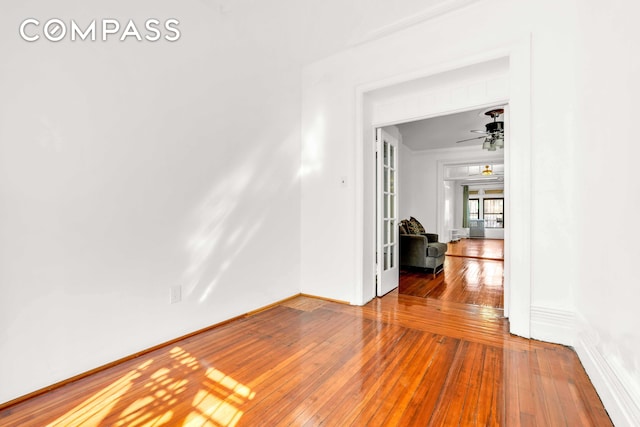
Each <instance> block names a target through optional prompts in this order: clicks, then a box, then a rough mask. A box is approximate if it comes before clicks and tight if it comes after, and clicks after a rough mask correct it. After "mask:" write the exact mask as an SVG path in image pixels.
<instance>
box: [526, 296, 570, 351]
mask: <svg viewBox="0 0 640 427" xmlns="http://www.w3.org/2000/svg"><path fill="white" fill-rule="evenodd" d="M575 323H576V322H575V314H574V313H573V312H571V311H568V310H559V309H556V308H548V307H542V306H533V305H532V306H531V338H534V339H537V340H540V341H547V342H552V343H556V344H563V345H568V346H573V345H574V342H575V335H576V324H575Z"/></svg>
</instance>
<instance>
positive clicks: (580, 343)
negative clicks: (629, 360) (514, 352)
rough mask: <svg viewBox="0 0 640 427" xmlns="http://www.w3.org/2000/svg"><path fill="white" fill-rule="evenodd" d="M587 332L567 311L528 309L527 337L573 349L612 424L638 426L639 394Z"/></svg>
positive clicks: (537, 307) (620, 369)
mask: <svg viewBox="0 0 640 427" xmlns="http://www.w3.org/2000/svg"><path fill="white" fill-rule="evenodd" d="M590 330H592V328H590V327H589V325H588V324H587V323H586V321H585V320H584V319H582V318H579V317H577V316H576V315H575V313H573V312H571V311H567V310H558V309H553V308H547V307H541V306H531V338H534V339H538V340H541V341H547V342H552V343H557V344H563V345H568V346H572V347H574V349H575V351H576V353H577V354H578V357H579V358H580V362H581V363H582V365H583V366H584V369H585V371H586V372H587V375H588V376H589V379H590V380H591V382H592V383H593V386H594V387H595V389H596V391H597V392H598V395H599V396H600V399H601V400H602V403H603V404H604V407H605V409H606V410H607V412H608V413H609V416H610V417H611V420H612V421H613V423H614V424H615V425H616V426H618V427H625V426H629V427H636V426H640V406H638V405H640V392H638V389H637V388H635V387H634V385H633V384H631V383H630V382H629V379H630V378H631V375H629V373H627V372H624V369H623V368H622V367H619V366H617V365H616V364H614V363H610V361H608V360H607V358H606V357H605V355H603V354H602V352H601V350H600V349H599V347H598V345H597V339H596V338H594V337H593V336H592V334H590V333H589V331H590Z"/></svg>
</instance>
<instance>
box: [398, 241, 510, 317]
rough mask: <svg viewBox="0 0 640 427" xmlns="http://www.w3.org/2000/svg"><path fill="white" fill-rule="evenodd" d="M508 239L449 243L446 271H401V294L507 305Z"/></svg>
mask: <svg viewBox="0 0 640 427" xmlns="http://www.w3.org/2000/svg"><path fill="white" fill-rule="evenodd" d="M503 272H504V241H503V240H495V239H494V240H490V239H486V240H483V239H480V240H472V239H462V240H461V241H460V242H458V243H449V247H448V249H447V257H446V259H445V263H444V272H443V273H440V274H438V275H437V276H436V277H435V278H434V277H433V275H432V274H429V273H425V272H423V271H421V270H403V271H401V273H400V283H399V290H400V293H401V294H404V295H413V296H418V297H423V298H432V299H437V300H442V301H451V302H458V303H462V304H474V305H482V306H487V307H494V308H504V283H503V277H502V275H503Z"/></svg>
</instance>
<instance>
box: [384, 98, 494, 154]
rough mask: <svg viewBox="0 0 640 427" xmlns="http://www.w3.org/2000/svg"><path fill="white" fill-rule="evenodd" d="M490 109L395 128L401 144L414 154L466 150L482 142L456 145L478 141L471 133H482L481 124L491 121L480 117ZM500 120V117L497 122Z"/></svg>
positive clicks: (483, 125) (482, 126) (481, 140)
mask: <svg viewBox="0 0 640 427" xmlns="http://www.w3.org/2000/svg"><path fill="white" fill-rule="evenodd" d="M490 109H491V108H482V109H479V110H472V111H465V112H462V113H456V114H449V115H446V116H440V117H433V118H431V119H425V120H418V121H415V122H409V123H402V124H399V125H397V127H398V129H399V130H400V133H401V134H402V142H403V144H405V145H406V146H407V147H409V148H411V149H412V150H414V151H421V150H431V149H435V148H455V147H468V146H470V145H482V143H483V142H484V139H483V138H480V139H476V140H473V141H468V142H462V143H456V141H460V140H463V139H469V138H475V137H481V136H482V135H481V134H477V133H472V132H471V130H484V129H485V124H486V123H488V122H490V121H492V120H493V119H492V118H491V117H489V116H486V115H485V114H484V112H485V111H488V110H490ZM501 119H503V117H500V118H499V120H501Z"/></svg>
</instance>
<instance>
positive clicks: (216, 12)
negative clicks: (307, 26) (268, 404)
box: [0, 1, 301, 402]
mask: <svg viewBox="0 0 640 427" xmlns="http://www.w3.org/2000/svg"><path fill="white" fill-rule="evenodd" d="M5 6H6V5H5ZM230 7H231V6H230ZM231 8H232V10H227V11H223V10H222V9H218V7H217V5H213V4H209V3H208V2H196V1H191V2H181V3H180V5H179V6H178V5H177V3H175V2H167V1H165V2H155V1H142V2H135V3H132V2H124V1H118V2H109V3H107V2H102V6H99V5H97V4H95V3H94V4H93V6H92V7H85V4H84V3H79V2H72V1H66V2H55V4H53V3H52V2H45V1H36V2H24V3H18V2H14V4H13V5H12V6H11V7H3V11H2V15H1V17H0V43H1V44H0V55H1V58H0V62H1V66H0V67H1V68H0V93H2V97H0V153H1V155H0V171H1V172H0V173H1V175H2V177H1V179H0V197H1V208H0V285H1V289H2V296H1V297H0V384H2V386H0V402H5V401H8V400H10V399H13V398H15V397H18V396H20V395H23V394H26V393H28V392H31V391H34V390H36V389H39V388H42V387H45V386H47V385H50V384H52V383H55V382H57V381H60V380H64V379H66V378H69V377H71V376H73V375H76V374H78V373H81V372H85V371H87V370H89V369H93V368H95V367H97V366H100V365H102V364H105V363H108V362H111V361H114V360H116V359H118V358H121V357H124V356H128V355H130V354H133V353H135V352H138V351H140V350H143V349H146V348H148V347H151V346H153V345H156V344H159V343H162V342H165V341H166V340H169V339H173V338H175V337H178V336H181V335H183V334H185V333H188V332H192V331H194V330H197V329H199V328H202V327H206V326H209V325H212V324H214V323H216V322H219V321H221V320H225V319H228V318H230V317H232V316H235V315H239V314H242V313H245V312H247V311H249V310H252V309H256V308H258V307H262V306H264V305H267V304H269V303H272V302H274V301H277V300H280V299H282V298H285V297H288V296H291V295H294V294H297V293H299V291H300V286H299V280H300V256H301V255H300V233H299V228H300V179H299V167H300V124H299V123H300V122H299V120H300V87H299V76H300V67H301V66H300V64H299V63H298V62H296V61H297V60H296V61H292V60H291V50H292V49H293V48H294V47H295V46H291V45H289V44H288V43H289V42H288V40H294V39H295V40H297V37H293V36H292V34H294V33H293V31H294V30H296V29H295V28H291V27H287V26H286V17H284V16H283V17H282V18H279V16H280V13H279V12H277V11H276V13H273V12H270V8H269V7H266V6H265V8H259V9H255V8H256V5H255V4H249V3H248V2H245V3H242V4H240V3H238V2H236V3H234V5H233V6H232V7H231ZM239 8H247V10H245V9H241V10H238V9H239ZM251 8H253V9H255V10H254V11H253V12H252V11H251ZM261 9H262V10H261ZM223 12H224V13H223ZM236 12H241V13H242V15H241V16H242V19H240V17H239V16H238V15H237V14H236ZM251 13H253V14H251ZM31 16H35V17H38V18H40V19H43V20H44V19H48V18H50V17H60V18H64V19H70V18H75V19H77V20H79V21H82V22H85V21H84V20H90V19H94V18H100V17H103V16H104V17H113V16H116V17H127V18H129V17H130V18H132V19H136V20H139V21H140V20H141V21H142V22H144V20H145V19H146V18H148V17H149V16H155V17H160V18H162V17H174V16H175V17H176V18H178V19H179V20H180V22H181V23H180V27H179V28H180V29H181V30H182V37H181V39H180V40H179V41H178V42H175V43H173V44H171V43H161V42H159V43H156V44H149V43H144V42H140V43H139V42H135V41H134V42H122V43H121V42H118V41H109V42H106V43H101V42H95V43H91V42H84V43H83V42H75V43H71V42H70V41H62V42H59V43H57V44H54V43H50V42H47V41H39V42H37V43H33V44H28V43H26V42H25V41H23V40H21V39H19V38H18V25H19V23H20V22H21V21H22V20H23V19H25V18H26V17H31ZM269 18H272V19H269ZM296 25H299V23H298V24H296ZM296 31H297V30H296ZM256 35H259V37H256ZM291 43H293V42H291ZM296 43H298V41H296ZM174 285H181V286H182V292H183V301H182V302H181V303H179V304H174V305H170V304H169V288H170V287H171V286H174Z"/></svg>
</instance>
